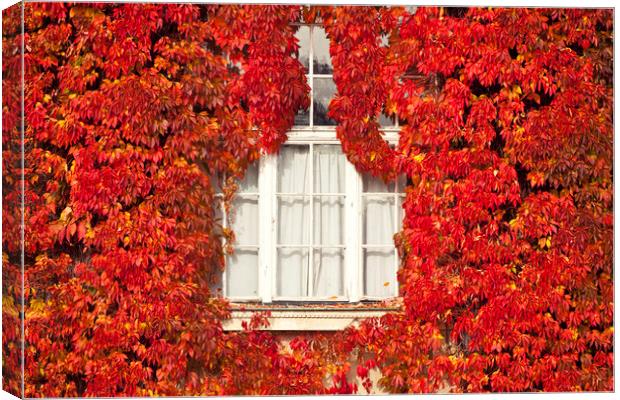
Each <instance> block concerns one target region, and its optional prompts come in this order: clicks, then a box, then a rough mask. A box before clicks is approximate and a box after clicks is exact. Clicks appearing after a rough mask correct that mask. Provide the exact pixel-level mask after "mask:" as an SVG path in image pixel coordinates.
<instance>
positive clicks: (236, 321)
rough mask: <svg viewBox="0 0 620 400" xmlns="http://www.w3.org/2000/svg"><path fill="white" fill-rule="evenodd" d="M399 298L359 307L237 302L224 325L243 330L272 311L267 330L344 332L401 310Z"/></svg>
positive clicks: (355, 305) (232, 329) (227, 327)
mask: <svg viewBox="0 0 620 400" xmlns="http://www.w3.org/2000/svg"><path fill="white" fill-rule="evenodd" d="M398 300H399V299H394V300H392V301H390V302H389V303H388V302H381V303H359V304H337V305H336V304H301V305H300V304H295V305H283V304H282V305H276V304H270V305H266V304H239V303H233V304H231V305H232V313H231V318H230V319H227V320H225V321H223V322H222V327H223V329H224V331H240V330H243V326H242V323H243V322H248V323H249V321H250V319H251V318H252V315H254V313H257V312H269V313H270V316H269V317H268V320H269V326H267V327H265V328H262V330H266V331H340V330H343V329H345V328H347V327H348V326H351V325H354V326H355V325H357V324H358V323H359V322H360V321H361V320H363V319H366V318H379V317H382V316H383V315H385V314H386V313H388V312H395V311H399V310H400V309H401V307H400V304H398V303H400V302H399V301H398Z"/></svg>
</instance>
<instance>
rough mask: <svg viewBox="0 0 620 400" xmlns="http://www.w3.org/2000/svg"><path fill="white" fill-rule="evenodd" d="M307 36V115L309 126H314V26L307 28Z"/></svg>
mask: <svg viewBox="0 0 620 400" xmlns="http://www.w3.org/2000/svg"><path fill="white" fill-rule="evenodd" d="M308 32H309V34H308V36H309V37H310V46H308V47H309V49H308V58H309V59H308V81H309V82H308V86H310V115H308V122H309V124H310V125H309V126H310V127H313V126H314V77H313V75H314V61H313V58H314V46H313V44H312V36H313V35H314V26H309V27H308Z"/></svg>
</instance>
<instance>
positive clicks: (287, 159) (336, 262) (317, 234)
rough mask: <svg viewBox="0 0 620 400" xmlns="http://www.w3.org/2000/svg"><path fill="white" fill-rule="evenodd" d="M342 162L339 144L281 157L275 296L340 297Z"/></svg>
mask: <svg viewBox="0 0 620 400" xmlns="http://www.w3.org/2000/svg"><path fill="white" fill-rule="evenodd" d="M345 162H346V160H345V158H344V154H342V150H341V147H340V145H339V144H337V145H322V144H316V145H314V144H312V145H302V146H299V145H285V146H284V147H283V148H282V150H281V151H280V155H279V156H278V182H279V184H278V187H279V188H280V189H279V190H280V191H281V192H280V193H279V194H278V195H277V196H278V221H277V226H278V244H277V280H278V282H277V285H276V287H277V289H276V290H277V293H276V296H279V297H292V298H305V297H313V298H332V297H338V296H342V295H344V283H343V279H344V278H343V277H344V226H345V221H344V200H345ZM310 175H311V176H312V177H313V179H312V181H313V185H312V186H311V187H308V184H307V182H309V181H308V177H309V176H310ZM301 189H304V190H305V192H303V194H302V193H300V192H297V190H301ZM287 190H292V191H294V193H299V194H297V195H295V194H290V193H287Z"/></svg>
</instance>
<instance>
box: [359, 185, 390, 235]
mask: <svg viewBox="0 0 620 400" xmlns="http://www.w3.org/2000/svg"><path fill="white" fill-rule="evenodd" d="M362 207H363V209H362V225H363V227H362V243H363V244H387V245H391V244H393V243H394V239H393V236H394V234H395V233H396V228H395V226H394V211H395V210H394V197H393V196H390V197H387V196H386V197H376V196H372V197H371V196H369V197H364V199H363V201H362Z"/></svg>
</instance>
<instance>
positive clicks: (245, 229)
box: [231, 196, 258, 245]
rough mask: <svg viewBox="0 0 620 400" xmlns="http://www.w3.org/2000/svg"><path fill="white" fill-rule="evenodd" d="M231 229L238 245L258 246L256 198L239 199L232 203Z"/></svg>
mask: <svg viewBox="0 0 620 400" xmlns="http://www.w3.org/2000/svg"><path fill="white" fill-rule="evenodd" d="M231 212H232V229H233V231H234V232H235V235H236V237H237V240H236V242H235V244H239V245H257V244H258V196H249V197H239V196H237V198H236V199H235V200H234V201H233V209H232V210H231Z"/></svg>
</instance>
